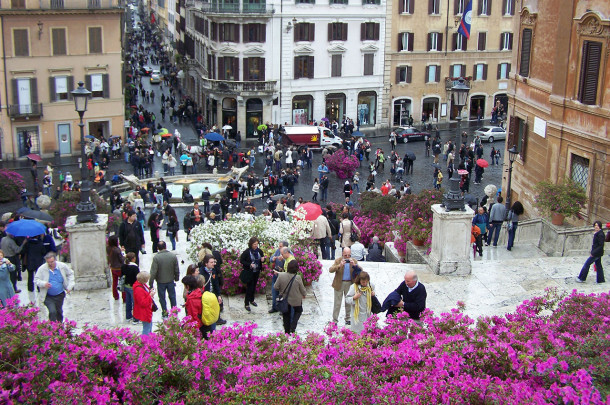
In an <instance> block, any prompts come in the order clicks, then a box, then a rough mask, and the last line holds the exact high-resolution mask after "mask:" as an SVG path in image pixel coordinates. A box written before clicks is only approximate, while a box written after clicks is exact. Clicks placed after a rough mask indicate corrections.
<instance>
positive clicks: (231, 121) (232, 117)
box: [219, 97, 237, 128]
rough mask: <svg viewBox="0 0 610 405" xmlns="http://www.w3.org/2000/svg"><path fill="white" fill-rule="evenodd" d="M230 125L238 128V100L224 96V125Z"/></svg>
mask: <svg viewBox="0 0 610 405" xmlns="http://www.w3.org/2000/svg"><path fill="white" fill-rule="evenodd" d="M225 125H230V126H231V127H233V128H237V100H236V99H234V98H229V97H227V98H224V99H223V100H222V125H219V127H223V126H225Z"/></svg>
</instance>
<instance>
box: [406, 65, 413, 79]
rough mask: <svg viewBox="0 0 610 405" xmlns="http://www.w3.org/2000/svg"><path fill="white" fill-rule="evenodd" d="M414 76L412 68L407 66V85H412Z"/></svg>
mask: <svg viewBox="0 0 610 405" xmlns="http://www.w3.org/2000/svg"><path fill="white" fill-rule="evenodd" d="M412 76H413V68H412V67H411V66H407V83H411V79H412Z"/></svg>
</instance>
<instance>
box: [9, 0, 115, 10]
mask: <svg viewBox="0 0 610 405" xmlns="http://www.w3.org/2000/svg"><path fill="white" fill-rule="evenodd" d="M122 5H123V0H27V1H26V0H24V1H22V2H16V3H11V1H7V0H5V1H0V10H10V9H21V8H22V9H25V10H78V9H84V10H86V9H98V8H101V9H108V8H120V7H122ZM21 6H23V7H21Z"/></svg>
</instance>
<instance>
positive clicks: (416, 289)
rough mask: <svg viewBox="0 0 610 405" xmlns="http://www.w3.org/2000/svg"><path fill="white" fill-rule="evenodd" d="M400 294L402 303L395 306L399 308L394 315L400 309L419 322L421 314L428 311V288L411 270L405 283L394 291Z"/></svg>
mask: <svg viewBox="0 0 610 405" xmlns="http://www.w3.org/2000/svg"><path fill="white" fill-rule="evenodd" d="M394 291H395V292H396V293H398V294H400V296H401V297H402V301H400V302H399V303H398V304H396V305H395V306H394V308H397V309H396V310H395V311H390V312H392V313H394V312H397V311H398V308H402V309H403V310H404V311H406V312H407V313H408V314H409V316H410V317H411V319H414V320H416V321H418V320H419V316H420V314H421V313H422V312H423V311H424V310H425V309H426V297H427V293H426V287H424V285H423V284H422V283H420V282H419V281H418V280H417V274H416V273H415V272H414V271H413V270H410V271H408V272H407V274H405V281H403V282H402V283H400V285H399V286H398V288H397V289H396V290H394Z"/></svg>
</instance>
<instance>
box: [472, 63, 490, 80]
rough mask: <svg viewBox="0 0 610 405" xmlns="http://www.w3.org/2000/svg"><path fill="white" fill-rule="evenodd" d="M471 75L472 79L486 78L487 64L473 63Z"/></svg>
mask: <svg viewBox="0 0 610 405" xmlns="http://www.w3.org/2000/svg"><path fill="white" fill-rule="evenodd" d="M472 76H473V77H474V80H487V65H486V64H485V63H477V64H476V65H474V71H473V74H472Z"/></svg>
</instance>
